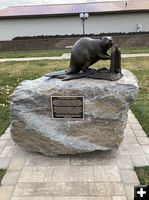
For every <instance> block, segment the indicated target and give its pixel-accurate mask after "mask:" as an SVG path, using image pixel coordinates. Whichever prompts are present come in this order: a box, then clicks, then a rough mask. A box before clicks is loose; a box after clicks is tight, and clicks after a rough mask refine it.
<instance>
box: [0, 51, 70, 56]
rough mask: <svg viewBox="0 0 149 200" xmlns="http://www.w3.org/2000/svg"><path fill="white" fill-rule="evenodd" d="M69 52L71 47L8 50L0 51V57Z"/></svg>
mask: <svg viewBox="0 0 149 200" xmlns="http://www.w3.org/2000/svg"><path fill="white" fill-rule="evenodd" d="M70 52H71V49H54V50H34V51H8V52H0V58H26V57H49V56H61V55H62V54H63V53H70Z"/></svg>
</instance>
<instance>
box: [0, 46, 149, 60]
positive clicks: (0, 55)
mask: <svg viewBox="0 0 149 200" xmlns="http://www.w3.org/2000/svg"><path fill="white" fill-rule="evenodd" d="M120 49H121V52H122V53H123V54H127V53H149V47H128V48H120ZM70 52H71V49H55V50H34V51H13V52H11V51H10V52H0V58H25V57H49V56H61V55H62V54H63V53H70Z"/></svg>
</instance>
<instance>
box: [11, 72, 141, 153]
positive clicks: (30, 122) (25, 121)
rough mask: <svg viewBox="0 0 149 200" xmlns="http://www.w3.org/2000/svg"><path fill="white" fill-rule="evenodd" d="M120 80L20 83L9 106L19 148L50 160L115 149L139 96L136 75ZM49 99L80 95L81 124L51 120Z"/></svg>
mask: <svg viewBox="0 0 149 200" xmlns="http://www.w3.org/2000/svg"><path fill="white" fill-rule="evenodd" d="M122 73H123V75H124V76H123V77H122V78H121V79H120V80H118V81H113V82H111V81H104V80H93V79H78V80H71V81H66V82H64V81H61V80H59V79H50V80H48V78H46V77H42V78H39V79H36V80H33V81H29V80H28V81H23V82H22V83H21V84H20V85H19V86H18V87H17V88H16V89H15V91H14V93H13V97H12V103H11V136H12V139H13V140H14V141H15V142H16V143H17V144H18V145H19V146H21V147H24V148H26V149H28V150H30V151H37V152H41V153H43V154H45V155H48V156H55V155H58V154H75V153H83V152H91V151H95V150H108V149H112V148H117V147H118V145H119V144H120V143H121V141H122V139H123V131H124V129H125V126H126V122H127V112H128V109H129V105H130V104H131V103H133V101H134V100H135V98H136V95H137V92H138V84H137V80H136V78H135V76H134V75H133V74H132V73H131V72H129V71H128V70H123V71H122ZM51 96H84V112H85V113H84V114H85V115H84V120H55V119H52V118H51V103H50V98H51Z"/></svg>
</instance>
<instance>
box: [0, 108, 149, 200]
mask: <svg viewBox="0 0 149 200" xmlns="http://www.w3.org/2000/svg"><path fill="white" fill-rule="evenodd" d="M148 165H149V138H148V137H147V136H146V134H145V132H144V131H143V129H142V127H141V125H140V124H139V122H138V121H137V119H136V118H135V116H134V115H133V113H132V112H131V111H129V113H128V123H127V127H126V129H125V132H124V139H123V142H122V143H121V145H120V147H119V149H118V150H110V151H97V152H92V153H86V154H80V155H68V156H59V157H46V156H44V155H41V154H39V153H33V152H28V151H26V150H24V149H22V148H21V147H19V146H17V145H15V144H14V142H13V141H12V139H11V136H10V131H9V128H8V129H7V130H6V132H5V134H3V135H2V136H1V138H0V168H7V173H6V174H5V176H4V178H3V180H2V186H0V200H133V193H134V192H133V189H134V185H138V184H139V180H138V178H137V175H136V173H135V171H134V166H136V167H139V166H148Z"/></svg>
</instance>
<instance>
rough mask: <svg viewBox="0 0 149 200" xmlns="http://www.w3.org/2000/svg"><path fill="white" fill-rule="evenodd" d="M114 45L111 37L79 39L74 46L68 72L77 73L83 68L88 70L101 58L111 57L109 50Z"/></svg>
mask: <svg viewBox="0 0 149 200" xmlns="http://www.w3.org/2000/svg"><path fill="white" fill-rule="evenodd" d="M112 45H113V40H112V38H111V37H102V38H101V39H92V38H89V37H84V38H81V39H79V40H78V41H77V42H76V43H75V44H74V46H73V48H72V53H71V60H70V66H69V68H68V70H67V71H66V73H67V74H76V73H79V72H80V71H81V70H83V71H86V70H87V69H88V68H89V66H90V65H92V64H94V63H96V62H97V61H99V60H107V59H110V55H109V54H108V53H107V50H108V49H109V48H111V47H112Z"/></svg>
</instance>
